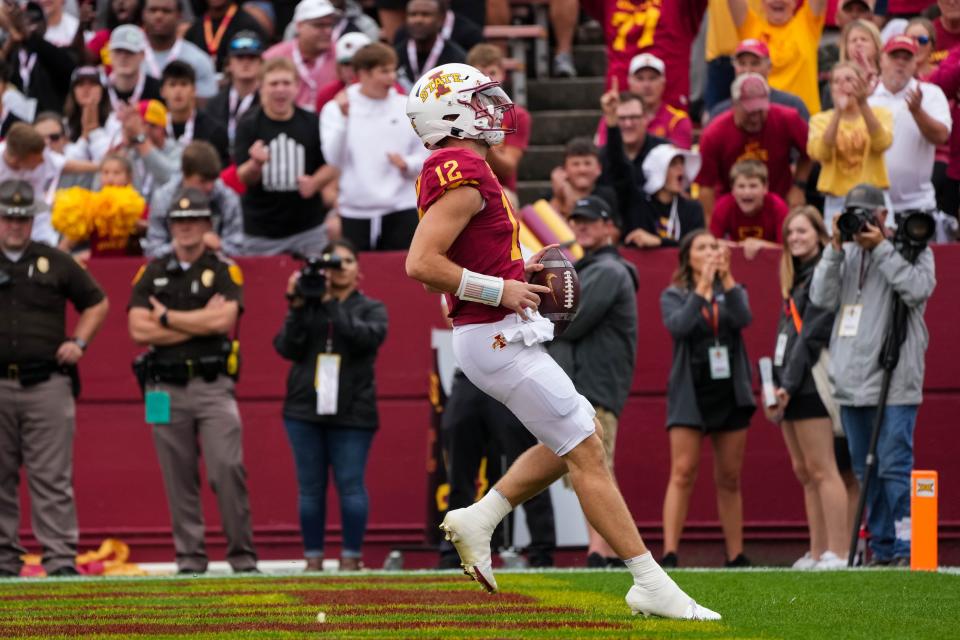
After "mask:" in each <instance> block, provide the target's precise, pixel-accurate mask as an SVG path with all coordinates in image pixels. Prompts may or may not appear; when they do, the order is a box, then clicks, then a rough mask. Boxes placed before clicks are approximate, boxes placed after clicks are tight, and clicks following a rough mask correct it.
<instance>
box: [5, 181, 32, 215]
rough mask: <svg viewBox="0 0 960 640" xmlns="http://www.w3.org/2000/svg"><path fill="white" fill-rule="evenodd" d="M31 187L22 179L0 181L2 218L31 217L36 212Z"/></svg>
mask: <svg viewBox="0 0 960 640" xmlns="http://www.w3.org/2000/svg"><path fill="white" fill-rule="evenodd" d="M36 212H37V211H36V207H35V206H34V203H33V187H31V186H30V183H29V182H24V181H23V180H4V181H3V182H0V216H3V217H4V218H32V217H33V215H34V214H35V213H36Z"/></svg>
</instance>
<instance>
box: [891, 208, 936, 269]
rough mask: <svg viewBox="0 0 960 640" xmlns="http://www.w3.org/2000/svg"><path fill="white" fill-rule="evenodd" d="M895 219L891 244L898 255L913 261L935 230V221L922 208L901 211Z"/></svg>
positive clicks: (930, 214) (924, 247)
mask: <svg viewBox="0 0 960 640" xmlns="http://www.w3.org/2000/svg"><path fill="white" fill-rule="evenodd" d="M896 220H897V232H896V234H895V235H894V236H893V245H894V246H895V247H896V248H897V251H899V252H900V255H902V256H903V257H904V258H906V259H907V260H908V261H909V262H914V261H916V259H917V257H918V256H919V255H920V254H921V253H922V252H923V250H924V249H926V248H927V244H928V243H929V242H930V239H931V238H933V235H934V234H935V233H936V232H937V221H936V219H934V217H933V214H932V213H931V212H929V211H924V210H922V209H907V210H906V211H901V212H900V213H898V214H897V216H896Z"/></svg>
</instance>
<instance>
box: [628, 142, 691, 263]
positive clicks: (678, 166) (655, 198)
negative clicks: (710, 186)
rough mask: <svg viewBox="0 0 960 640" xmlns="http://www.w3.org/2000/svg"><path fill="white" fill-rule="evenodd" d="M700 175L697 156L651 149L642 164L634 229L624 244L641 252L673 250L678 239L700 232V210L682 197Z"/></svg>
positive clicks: (669, 148)
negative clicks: (643, 197)
mask: <svg viewBox="0 0 960 640" xmlns="http://www.w3.org/2000/svg"><path fill="white" fill-rule="evenodd" d="M699 171H700V155H699V154H696V153H693V152H690V151H686V150H684V149H680V148H678V147H675V146H673V145H671V144H661V145H659V146H656V147H654V148H653V149H652V150H651V151H650V153H648V154H647V157H646V158H644V160H643V175H644V179H645V182H644V185H643V188H644V190H645V191H646V193H647V196H648V197H647V199H646V200H644V201H643V202H642V203H641V206H640V214H639V219H638V220H637V222H638V225H639V226H638V227H637V228H636V229H634V230H633V231H631V232H630V233H628V234H627V237H626V239H625V240H624V241H623V242H624V244H632V245H634V246H637V247H640V248H641V249H652V248H655V247H675V246H677V245H678V244H679V243H680V238H682V237H683V236H685V235H686V234H687V233H689V232H690V231H693V230H694V229H702V228H703V226H704V225H703V207H702V206H700V203H699V202H697V201H696V200H691V199H690V198H688V197H687V196H686V191H687V189H689V188H690V183H691V182H693V179H694V178H695V177H696V176H697V173H698V172H699Z"/></svg>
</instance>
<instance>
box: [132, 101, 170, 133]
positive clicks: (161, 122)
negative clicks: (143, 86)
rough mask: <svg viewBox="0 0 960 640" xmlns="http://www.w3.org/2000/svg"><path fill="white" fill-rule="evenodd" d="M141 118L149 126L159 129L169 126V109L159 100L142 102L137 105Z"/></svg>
mask: <svg viewBox="0 0 960 640" xmlns="http://www.w3.org/2000/svg"><path fill="white" fill-rule="evenodd" d="M137 108H138V110H139V111H140V117H141V118H143V121H144V122H146V123H147V124H152V125H156V126H158V127H166V126H167V108H166V107H165V106H163V103H162V102H160V101H159V100H141V101H140V104H139V105H137Z"/></svg>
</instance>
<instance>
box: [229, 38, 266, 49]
mask: <svg viewBox="0 0 960 640" xmlns="http://www.w3.org/2000/svg"><path fill="white" fill-rule="evenodd" d="M260 48H261V44H260V41H259V40H255V39H253V38H236V39H235V40H233V41H232V42H230V50H231V51H242V50H244V49H247V50H252V51H259V50H260Z"/></svg>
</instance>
